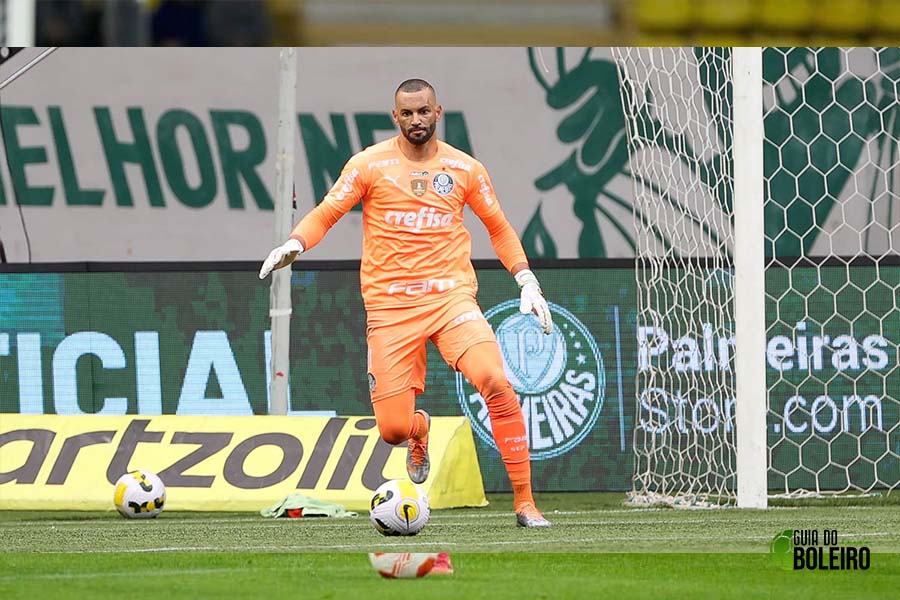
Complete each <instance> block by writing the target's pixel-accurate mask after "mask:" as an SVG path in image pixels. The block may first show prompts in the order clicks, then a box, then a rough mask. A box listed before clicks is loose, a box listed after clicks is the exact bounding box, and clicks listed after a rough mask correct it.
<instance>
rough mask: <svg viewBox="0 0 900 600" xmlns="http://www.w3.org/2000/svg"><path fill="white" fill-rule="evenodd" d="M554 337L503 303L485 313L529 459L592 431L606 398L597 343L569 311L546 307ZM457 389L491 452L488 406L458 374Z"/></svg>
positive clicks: (554, 452) (512, 303) (560, 449)
mask: <svg viewBox="0 0 900 600" xmlns="http://www.w3.org/2000/svg"><path fill="white" fill-rule="evenodd" d="M550 310H551V312H552V313H553V320H554V328H553V333H551V334H550V335H544V333H543V331H541V326H540V324H539V323H538V320H537V318H536V317H535V316H534V315H532V314H527V315H524V314H522V313H520V312H519V300H518V299H515V300H508V301H506V302H503V303H501V304H498V305H496V306H494V307H492V308H491V309H489V310H487V311H486V312H485V313H484V316H485V318H486V319H487V320H488V322H489V323H490V324H491V326H492V327H493V328H494V333H495V335H496V337H497V343H498V344H499V345H500V353H501V355H502V356H503V367H504V369H505V370H506V376H507V378H508V379H509V381H510V383H511V384H512V386H513V389H515V391H516V394H517V395H518V397H519V405H520V406H521V407H522V413H523V416H524V417H525V428H526V430H527V433H528V449H529V452H530V453H531V458H532V459H534V460H544V459H549V458H553V457H556V456H559V455H561V454H565V453H566V452H568V451H569V450H571V449H573V448H574V447H575V446H577V445H578V444H579V443H580V442H581V441H582V440H583V439H584V438H585V436H587V435H588V433H590V431H591V430H592V429H593V427H594V424H595V423H596V422H597V418H598V417H599V416H600V412H601V410H602V409H603V400H604V397H605V394H606V373H605V370H604V367H603V358H602V356H601V355H600V351H599V349H598V348H597V342H596V340H594V337H593V336H592V335H591V333H590V331H588V329H587V327H585V326H584V324H582V323H581V321H579V320H578V319H577V318H576V317H575V316H574V315H573V314H572V313H570V312H569V311H567V310H566V309H564V308H563V307H561V306H559V305H556V304H552V303H551V304H550ZM456 391H457V398H458V400H459V404H460V406H461V407H462V409H463V413H464V414H465V415H466V416H468V417H469V420H470V421H471V422H472V429H473V430H474V431H475V434H476V435H478V437H479V438H481V440H482V441H483V442H484V443H485V444H487V445H488V446H491V447H493V448H495V449H496V444H495V443H494V438H493V435H492V433H491V421H490V417H489V416H488V410H487V405H486V404H485V402H484V399H483V398H482V397H481V394H479V393H478V391H477V390H475V388H474V387H472V384H470V383H469V382H468V381H467V380H466V379H465V377H463V376H462V374H461V373H457V374H456Z"/></svg>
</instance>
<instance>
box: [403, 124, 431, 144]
mask: <svg viewBox="0 0 900 600" xmlns="http://www.w3.org/2000/svg"><path fill="white" fill-rule="evenodd" d="M436 126H437V123H432V124H431V125H429V126H428V127H416V128H415V129H407V130H405V131H404V132H403V137H405V138H406V141H408V142H409V143H410V144H412V145H414V146H423V145H425V144H427V143H428V140H430V139H431V137H432V136H433V135H434V129H435V127H436ZM422 130H424V131H425V135H423V136H419V137H414V136H413V132H414V131H422Z"/></svg>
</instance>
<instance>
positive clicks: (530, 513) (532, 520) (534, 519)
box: [516, 502, 550, 527]
mask: <svg viewBox="0 0 900 600" xmlns="http://www.w3.org/2000/svg"><path fill="white" fill-rule="evenodd" d="M516 525H518V526H519V527H550V521H548V520H547V519H545V518H544V515H542V514H541V511H539V510H538V509H537V507H536V506H535V505H534V502H524V503H522V504H521V505H519V506H518V507H517V508H516Z"/></svg>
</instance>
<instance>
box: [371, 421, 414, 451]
mask: <svg viewBox="0 0 900 600" xmlns="http://www.w3.org/2000/svg"><path fill="white" fill-rule="evenodd" d="M409 429H410V427H409V423H407V422H405V421H400V422H398V421H392V422H390V423H379V424H378V432H379V433H380V434H381V439H383V440H384V441H385V442H386V443H388V444H390V445H391V446H396V445H397V444H402V443H403V442H405V441H406V440H408V439H409Z"/></svg>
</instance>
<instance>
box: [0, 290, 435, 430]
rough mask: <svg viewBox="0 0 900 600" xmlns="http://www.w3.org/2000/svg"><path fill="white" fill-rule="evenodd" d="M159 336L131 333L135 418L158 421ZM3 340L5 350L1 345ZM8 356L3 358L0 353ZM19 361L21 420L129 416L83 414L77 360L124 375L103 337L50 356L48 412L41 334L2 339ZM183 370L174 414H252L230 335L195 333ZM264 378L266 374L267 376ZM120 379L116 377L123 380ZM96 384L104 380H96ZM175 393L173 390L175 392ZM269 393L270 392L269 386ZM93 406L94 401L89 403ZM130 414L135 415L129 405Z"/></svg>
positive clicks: (119, 411) (121, 358) (88, 335)
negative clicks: (212, 382)
mask: <svg viewBox="0 0 900 600" xmlns="http://www.w3.org/2000/svg"><path fill="white" fill-rule="evenodd" d="M447 282H450V283H452V281H451V280H435V284H434V286H435V287H443V288H446V287H447V286H448V285H449V284H448V283H447ZM159 335H160V334H159V332H157V331H136V332H134V355H133V356H134V362H133V367H134V371H133V372H134V381H133V383H132V384H131V385H129V386H127V387H126V389H132V390H135V391H136V408H137V412H138V414H143V415H159V414H162V412H163V406H162V395H163V394H162V375H161V365H160V339H159ZM269 335H270V334H269V332H266V336H265V340H264V343H265V344H266V358H267V360H266V365H267V367H268V366H269V363H270V362H271V361H270V360H268V359H269V358H271V354H270V348H269V346H270V344H269ZM4 340H5V344H4ZM4 349H5V350H6V352H3V350H4ZM13 352H15V353H16V354H17V355H18V361H17V364H18V374H17V375H18V377H17V378H18V382H19V411H18V412H19V414H44V413H45V412H47V413H56V414H60V415H80V414H86V413H88V412H90V413H91V414H101V415H124V414H127V413H128V411H129V399H128V398H127V397H108V398H104V399H102V401H101V402H102V404H100V406H99V408H98V410H96V411H89V410H88V411H86V410H84V409H83V408H82V405H80V404H79V402H78V395H77V393H78V388H79V381H78V369H77V365H78V363H79V361H80V360H82V359H85V357H86V356H87V355H93V356H96V357H97V358H99V359H100V364H101V368H102V369H103V370H107V369H114V370H120V369H127V368H128V367H129V366H130V365H129V364H128V356H127V355H126V351H125V350H124V349H123V345H122V344H121V343H120V342H119V341H117V340H115V339H114V338H112V337H111V336H109V335H107V334H105V333H99V332H95V331H81V332H75V333H72V334H70V335H68V336H66V337H64V338H63V339H62V340H61V341H60V342H59V344H58V345H57V346H56V348H55V349H54V351H53V358H52V364H51V371H52V382H53V385H52V386H47V389H48V390H49V391H50V393H51V394H52V397H51V398H50V404H49V408H48V409H47V410H46V411H45V410H44V396H43V394H44V377H43V368H42V360H41V334H39V333H19V334H16V336H15V345H14V346H13V344H12V343H11V340H10V336H9V334H6V333H2V334H0V357H2V356H9V355H10V354H12V353H13ZM182 369H183V370H184V379H183V380H182V382H181V383H182V385H181V392H180V398H179V404H178V407H177V409H176V414H201V415H212V414H218V415H250V414H253V411H252V408H251V406H250V402H249V398H248V395H247V392H246V390H245V388H244V384H243V377H242V375H241V373H240V370H239V368H238V365H237V361H236V359H235V355H234V352H233V351H232V348H231V344H230V343H229V340H228V335H227V333H226V332H224V331H199V332H197V334H196V335H195V336H194V340H193V344H192V346H191V351H190V356H189V358H188V362H187V365H183V366H182V368H179V369H178V370H179V371H181V370H182ZM267 374H268V373H267ZM122 376H123V375H116V378H117V379H121V377H122ZM212 376H215V377H216V379H217V381H218V383H219V386H220V388H221V390H222V398H206V397H205V395H206V388H207V386H208V383H209V379H210V378H211V377H212ZM93 377H94V382H93V383H94V384H96V382H97V381H98V380H100V378H101V377H102V372H101V373H100V374H97V375H94V376H93ZM176 389H177V388H176ZM267 389H268V386H267ZM91 402H92V403H93V399H92V400H91ZM131 410H134V405H132V408H131ZM289 414H295V415H296V414H304V415H309V414H313V412H311V411H291V412H290V413H289ZM314 414H316V415H333V414H334V411H314Z"/></svg>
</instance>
